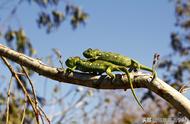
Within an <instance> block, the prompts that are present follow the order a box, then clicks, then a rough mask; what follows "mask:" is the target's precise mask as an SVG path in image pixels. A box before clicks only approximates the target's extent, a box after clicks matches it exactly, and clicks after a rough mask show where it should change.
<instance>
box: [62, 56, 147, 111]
mask: <svg viewBox="0 0 190 124" xmlns="http://www.w3.org/2000/svg"><path fill="white" fill-rule="evenodd" d="M65 64H66V65H67V66H68V70H70V71H74V70H79V71H82V72H90V73H91V72H92V73H104V72H106V74H107V75H108V76H110V77H111V78H113V79H114V78H115V75H114V74H113V73H112V72H113V71H122V72H125V73H126V75H127V78H128V80H129V83H130V86H131V91H132V94H133V95H134V97H135V100H136V101H137V103H138V105H139V106H140V107H141V108H142V109H143V107H142V105H141V103H140V101H139V100H138V98H137V96H136V94H135V92H134V88H133V85H132V82H131V78H130V75H129V72H128V70H127V68H126V67H124V66H118V65H115V64H112V63H110V62H107V61H103V60H95V61H92V62H91V61H88V60H83V59H81V58H80V57H70V58H69V59H67V60H66V62H65ZM143 110H144V109H143Z"/></svg>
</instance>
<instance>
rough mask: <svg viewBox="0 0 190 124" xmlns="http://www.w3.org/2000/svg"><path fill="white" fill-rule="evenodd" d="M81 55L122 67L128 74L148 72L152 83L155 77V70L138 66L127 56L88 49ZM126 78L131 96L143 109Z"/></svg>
mask: <svg viewBox="0 0 190 124" xmlns="http://www.w3.org/2000/svg"><path fill="white" fill-rule="evenodd" d="M83 55H84V57H86V58H87V59H88V60H90V61H97V60H103V61H107V62H111V63H113V64H115V65H118V66H124V67H126V68H129V72H131V71H133V70H134V71H137V70H140V69H141V70H146V71H149V72H151V73H152V75H153V78H152V81H153V80H154V79H155V78H156V77H157V74H156V72H155V70H153V69H152V68H149V67H147V66H145V65H143V64H140V63H139V62H138V61H136V60H134V59H131V58H129V57H127V56H123V55H121V54H118V53H113V52H104V51H101V50H99V49H91V48H89V49H87V50H85V51H84V52H83ZM129 72H127V73H129ZM128 77H129V78H128V79H129V83H130V86H131V91H132V94H133V96H134V97H135V100H136V101H137V103H138V105H139V106H140V107H141V108H142V109H143V107H142V105H141V103H140V101H139V100H138V98H137V97H136V95H135V92H134V89H133V85H132V83H131V81H130V80H131V79H130V76H128ZM143 110H144V109H143Z"/></svg>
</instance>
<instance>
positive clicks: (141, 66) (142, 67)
mask: <svg viewBox="0 0 190 124" xmlns="http://www.w3.org/2000/svg"><path fill="white" fill-rule="evenodd" d="M140 69H142V70H146V71H149V72H152V76H153V77H152V81H153V80H154V79H155V78H156V77H157V73H156V71H155V70H154V69H152V68H149V67H147V66H145V65H140ZM152 81H151V82H152Z"/></svg>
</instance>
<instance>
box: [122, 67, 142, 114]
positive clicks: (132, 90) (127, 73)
mask: <svg viewBox="0 0 190 124" xmlns="http://www.w3.org/2000/svg"><path fill="white" fill-rule="evenodd" d="M122 71H124V72H125V73H126V75H127V78H128V81H129V84H130V87H131V92H132V94H133V96H134V98H135V100H136V101H137V103H138V105H139V106H140V107H141V108H142V110H143V111H144V112H145V110H144V108H143V106H142V104H141V102H140V100H139V99H138V98H137V96H136V94H135V91H134V88H133V84H132V82H131V78H130V75H129V72H128V70H127V69H126V68H122Z"/></svg>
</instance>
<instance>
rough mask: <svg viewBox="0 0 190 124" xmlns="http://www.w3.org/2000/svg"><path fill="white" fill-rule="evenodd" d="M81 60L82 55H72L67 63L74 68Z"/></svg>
mask: <svg viewBox="0 0 190 124" xmlns="http://www.w3.org/2000/svg"><path fill="white" fill-rule="evenodd" d="M78 61H80V57H78V56H76V57H70V58H68V59H67V60H66V61H65V64H66V65H67V66H68V67H70V68H73V67H75V66H76V64H77V62H78Z"/></svg>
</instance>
